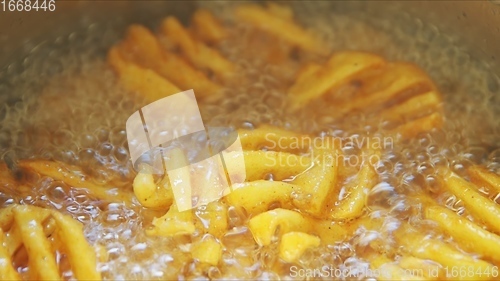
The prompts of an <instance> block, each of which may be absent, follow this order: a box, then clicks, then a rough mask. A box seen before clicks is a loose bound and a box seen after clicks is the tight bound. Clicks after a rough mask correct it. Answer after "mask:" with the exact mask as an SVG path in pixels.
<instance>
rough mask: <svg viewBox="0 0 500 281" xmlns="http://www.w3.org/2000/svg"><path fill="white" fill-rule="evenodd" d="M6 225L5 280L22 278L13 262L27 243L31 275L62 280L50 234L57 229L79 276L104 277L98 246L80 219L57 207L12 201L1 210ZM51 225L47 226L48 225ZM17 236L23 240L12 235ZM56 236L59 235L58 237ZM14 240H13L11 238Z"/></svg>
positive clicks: (2, 235) (0, 252)
mask: <svg viewBox="0 0 500 281" xmlns="http://www.w3.org/2000/svg"><path fill="white" fill-rule="evenodd" d="M0 217H1V218H2V219H1V223H2V225H0V227H1V231H0V240H2V244H1V247H0V257H1V258H2V259H3V261H4V262H3V263H1V265H0V277H2V279H3V280H6V279H11V280H19V279H20V276H19V274H18V273H17V271H16V269H15V268H14V267H13V264H12V257H13V255H14V253H15V252H16V251H17V250H18V249H19V248H20V247H21V246H24V249H26V252H27V255H28V259H29V265H28V273H29V276H30V278H35V279H40V280H61V279H62V276H60V270H59V268H58V264H57V261H56V253H55V252H54V251H55V249H54V248H53V246H52V245H51V242H50V241H49V239H48V237H49V236H51V235H53V234H54V232H57V233H58V234H57V235H56V236H57V238H58V239H61V242H62V243H61V245H62V246H63V247H62V248H61V247H57V250H61V249H62V250H63V251H64V252H63V253H60V254H66V255H67V257H68V259H69V263H70V266H71V269H72V271H73V274H74V276H75V278H76V279H78V280H101V275H100V273H99V272H98V271H97V261H96V254H95V252H94V249H93V248H92V247H91V246H90V245H89V244H88V242H87V241H86V239H85V237H84V235H83V228H82V225H81V224H80V223H78V222H77V221H75V220H73V219H72V218H71V217H69V216H66V215H63V214H61V213H59V212H57V211H53V210H46V209H43V208H39V207H35V206H26V205H12V206H10V207H7V208H5V209H2V210H0ZM48 224H49V225H50V226H47V225H48ZM11 236H16V237H18V238H19V239H20V240H19V242H20V244H18V240H17V239H14V240H13V239H10V240H9V238H11ZM54 239H55V238H54ZM9 241H10V242H9Z"/></svg>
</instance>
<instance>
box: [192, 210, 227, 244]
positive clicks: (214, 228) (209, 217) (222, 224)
mask: <svg viewBox="0 0 500 281" xmlns="http://www.w3.org/2000/svg"><path fill="white" fill-rule="evenodd" d="M195 215H196V218H197V220H195V227H196V228H197V229H205V230H206V232H208V233H210V234H212V235H213V236H215V237H217V238H218V237H222V236H223V235H224V234H226V232H227V230H228V215H227V206H226V205H225V204H224V203H223V202H220V201H214V202H210V203H208V204H207V205H206V206H205V207H204V208H198V209H197V210H196V211H195Z"/></svg>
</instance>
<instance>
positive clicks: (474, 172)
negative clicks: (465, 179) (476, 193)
mask: <svg viewBox="0 0 500 281" xmlns="http://www.w3.org/2000/svg"><path fill="white" fill-rule="evenodd" d="M467 171H468V173H469V177H470V180H471V181H472V182H473V183H474V184H475V185H477V186H482V187H486V188H488V189H489V190H490V191H491V192H498V193H500V176H499V175H497V174H495V173H492V172H490V171H488V170H486V169H485V168H482V167H480V166H471V167H470V168H469V169H468V170H467Z"/></svg>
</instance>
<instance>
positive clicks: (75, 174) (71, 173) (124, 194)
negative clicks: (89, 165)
mask: <svg viewBox="0 0 500 281" xmlns="http://www.w3.org/2000/svg"><path fill="white" fill-rule="evenodd" d="M19 167H20V168H23V169H28V170H32V171H35V172H37V173H39V174H41V175H44V176H47V177H50V178H52V179H54V180H58V181H63V182H65V183H66V184H68V185H70V186H73V187H78V188H85V189H87V190H89V191H90V193H91V194H92V195H94V196H95V197H97V198H98V199H100V200H105V201H109V202H117V201H118V202H124V203H126V204H131V202H132V193H131V192H128V191H126V190H122V189H118V188H113V189H110V188H108V187H105V186H102V185H98V184H95V183H93V182H92V181H91V180H90V179H89V178H88V176H85V175H84V173H83V172H82V171H81V169H80V168H79V167H76V166H73V165H68V164H63V163H61V162H56V161H48V160H21V161H19Z"/></svg>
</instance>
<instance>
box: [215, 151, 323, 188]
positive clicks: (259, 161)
mask: <svg viewBox="0 0 500 281" xmlns="http://www.w3.org/2000/svg"><path fill="white" fill-rule="evenodd" d="M235 154H236V153H231V152H230V153H227V157H225V159H224V161H225V164H226V166H231V165H233V164H234V163H233V159H234V157H231V156H232V155H235ZM243 157H244V159H245V170H246V181H254V180H262V179H265V177H266V176H267V175H272V176H273V180H280V181H281V180H287V179H288V180H289V179H292V177H294V176H296V175H299V174H301V173H304V172H305V171H306V170H307V169H309V168H311V166H312V165H313V161H312V159H311V158H310V157H307V156H299V155H296V154H291V153H288V152H275V151H244V152H243Z"/></svg>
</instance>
